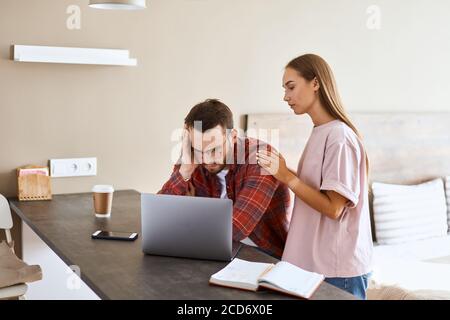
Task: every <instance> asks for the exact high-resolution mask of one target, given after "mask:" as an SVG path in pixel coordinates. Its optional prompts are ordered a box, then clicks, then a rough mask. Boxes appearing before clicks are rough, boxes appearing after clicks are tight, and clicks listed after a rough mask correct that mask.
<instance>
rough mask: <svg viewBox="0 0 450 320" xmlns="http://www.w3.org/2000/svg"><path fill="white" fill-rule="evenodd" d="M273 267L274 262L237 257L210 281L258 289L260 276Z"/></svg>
mask: <svg viewBox="0 0 450 320" xmlns="http://www.w3.org/2000/svg"><path fill="white" fill-rule="evenodd" d="M271 267H273V264H272V263H261V262H250V261H245V260H241V259H238V258H235V259H234V260H233V261H232V262H230V263H229V264H228V265H227V266H226V267H225V268H223V269H222V270H220V271H219V272H217V273H215V274H213V275H212V276H211V280H210V281H211V282H212V283H216V284H222V285H228V286H237V287H241V288H244V289H249V290H256V289H257V288H258V279H259V277H260V276H261V275H262V274H263V273H264V272H265V271H266V270H268V269H269V268H271Z"/></svg>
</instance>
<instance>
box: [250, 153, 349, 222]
mask: <svg viewBox="0 0 450 320" xmlns="http://www.w3.org/2000/svg"><path fill="white" fill-rule="evenodd" d="M257 160H258V164H259V165H260V166H261V167H262V168H263V169H265V170H267V171H268V172H269V173H270V174H272V175H273V176H274V177H275V178H276V179H278V180H279V181H281V182H282V183H284V184H286V185H287V186H288V187H289V189H291V190H292V191H293V192H294V194H295V195H296V196H297V197H299V198H300V199H302V200H303V201H304V202H305V203H306V204H307V205H309V206H310V207H311V208H313V209H315V210H317V211H319V212H320V213H322V214H324V215H326V216H327V217H329V218H331V219H335V220H337V219H339V217H340V216H341V214H342V211H343V210H344V207H345V204H346V203H347V202H348V200H347V198H345V197H343V196H341V195H340V194H339V193H337V192H334V191H324V192H322V191H320V190H316V189H314V188H312V187H310V186H309V185H307V184H306V183H304V182H303V181H301V180H300V179H299V178H298V177H297V175H296V174H295V173H294V172H292V171H291V170H289V169H288V167H287V166H286V161H285V160H284V158H283V156H281V155H280V154H279V153H278V152H276V151H274V150H273V151H272V152H271V153H269V152H267V151H264V152H263V151H261V152H258V154H257Z"/></svg>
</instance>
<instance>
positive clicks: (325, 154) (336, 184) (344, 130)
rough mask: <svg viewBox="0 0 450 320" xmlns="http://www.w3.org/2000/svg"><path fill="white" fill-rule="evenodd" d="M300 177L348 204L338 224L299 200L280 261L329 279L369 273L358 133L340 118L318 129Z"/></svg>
mask: <svg viewBox="0 0 450 320" xmlns="http://www.w3.org/2000/svg"><path fill="white" fill-rule="evenodd" d="M297 174H298V177H299V178H300V180H302V181H303V182H305V183H306V184H308V185H309V186H311V187H313V188H315V189H317V190H333V191H335V192H337V193H339V194H341V195H342V196H344V197H345V198H347V199H348V200H349V201H348V202H347V205H346V207H345V208H344V211H343V213H342V215H341V216H340V218H339V220H333V219H331V218H328V217H327V216H326V215H324V214H321V213H320V212H318V211H317V210H315V209H313V208H311V207H310V206H308V205H307V204H306V203H305V202H303V201H302V200H300V198H298V197H296V198H295V203H294V208H293V212H292V220H291V224H290V227H289V233H288V237H287V240H286V246H285V249H284V252H283V258H282V260H284V261H288V262H290V263H292V264H295V265H297V266H299V267H301V268H303V269H305V270H308V271H313V272H318V273H321V274H323V275H325V277H355V276H360V275H363V274H366V273H368V272H370V271H371V260H372V233H371V227H370V215H369V200H368V190H367V184H366V179H367V176H366V161H365V155H364V149H363V145H362V144H361V142H360V140H359V138H358V137H357V135H356V134H355V133H354V132H353V130H352V129H350V127H348V126H347V125H346V124H345V123H344V122H342V121H340V120H333V121H330V122H327V123H325V124H323V125H320V126H317V127H314V128H313V130H312V133H311V136H310V138H309V140H308V143H307V144H306V147H305V150H304V151H303V154H302V157H301V159H300V162H299V165H298V171H297Z"/></svg>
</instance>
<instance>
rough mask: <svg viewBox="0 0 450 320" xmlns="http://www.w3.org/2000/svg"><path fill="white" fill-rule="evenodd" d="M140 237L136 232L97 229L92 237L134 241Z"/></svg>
mask: <svg viewBox="0 0 450 320" xmlns="http://www.w3.org/2000/svg"><path fill="white" fill-rule="evenodd" d="M137 237H138V234H137V233H136V232H117V231H103V230H97V231H95V232H94V233H93V234H92V239H105V240H123V241H134V240H136V239H137Z"/></svg>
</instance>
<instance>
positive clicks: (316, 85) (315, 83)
mask: <svg viewBox="0 0 450 320" xmlns="http://www.w3.org/2000/svg"><path fill="white" fill-rule="evenodd" d="M313 88H314V90H315V91H319V89H320V83H319V80H318V79H317V77H314V79H313Z"/></svg>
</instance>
